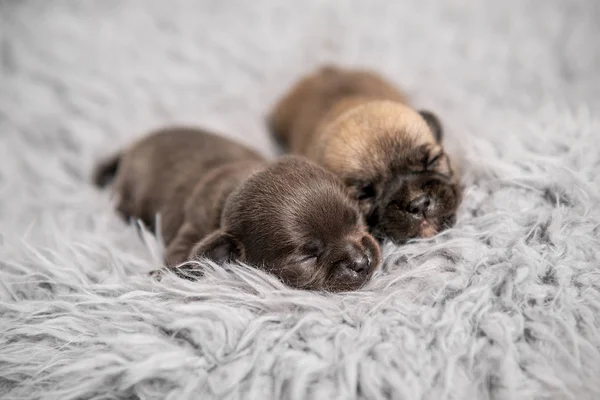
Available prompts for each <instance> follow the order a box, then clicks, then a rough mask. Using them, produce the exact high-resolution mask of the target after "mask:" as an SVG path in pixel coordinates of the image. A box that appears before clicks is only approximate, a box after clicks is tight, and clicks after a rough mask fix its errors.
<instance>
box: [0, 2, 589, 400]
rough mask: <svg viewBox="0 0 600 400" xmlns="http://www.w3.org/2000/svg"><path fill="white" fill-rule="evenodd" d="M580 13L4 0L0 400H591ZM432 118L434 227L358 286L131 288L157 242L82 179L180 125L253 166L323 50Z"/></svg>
mask: <svg viewBox="0 0 600 400" xmlns="http://www.w3.org/2000/svg"><path fill="white" fill-rule="evenodd" d="M599 12H600V7H599V6H598V2H597V1H595V0H589V1H587V0H571V1H564V0H544V1H541V0H540V1H522V0H506V1H495V0H489V1H477V2H476V1H467V0H450V1H441V0H440V1H434V0H406V1H379V0H376V1H369V2H367V1H359V0H356V1H350V0H348V1H339V2H333V1H321V0H306V1H304V0H303V1H269V0H253V1H218V0H214V1H213V0H203V1H191V0H190V1H171V2H167V1H159V0H152V1H144V2H142V1H130V2H124V1H118V0H103V1H97V2H92V1H88V2H82V1H80V2H75V1H62V0H57V1H52V2H50V1H33V0H31V1H9V0H3V1H1V2H0V57H1V63H0V398H3V399H60V400H65V399H121V398H127V399H132V398H140V399H212V398H231V399H308V398H314V399H354V398H361V399H457V400H462V399H577V400H579V399H597V398H600V378H599V377H600V270H599V267H600V204H599V201H600V151H599V149H598V140H600V117H599V114H598V111H599V110H600V68H599V65H600V42H599V38H600V25H598V20H599V16H600V13H599ZM331 61H333V62H336V63H340V64H343V65H360V66H364V67H371V68H375V69H377V70H378V71H380V72H382V73H383V74H385V75H387V76H388V77H390V78H391V79H393V80H394V81H395V82H397V83H398V85H400V86H401V87H403V88H405V89H406V90H407V91H408V92H409V93H410V95H411V97H412V98H413V100H414V102H415V103H416V104H417V105H418V106H422V107H427V108H430V109H433V110H435V111H436V112H437V113H438V114H439V115H440V117H441V118H442V120H443V121H444V122H445V125H446V131H447V134H446V137H447V139H448V143H449V146H450V147H451V148H452V149H453V151H454V152H455V154H456V155H457V157H459V158H460V159H461V160H462V162H463V165H464V168H463V169H464V184H465V186H466V198H465V202H464V204H463V206H462V208H461V210H460V214H459V218H458V220H459V222H458V224H457V226H456V228H455V229H452V230H450V231H447V232H445V233H444V234H442V235H439V236H438V237H436V238H434V239H432V240H425V241H421V242H415V243H411V244H408V245H405V246H402V247H394V246H391V245H389V244H388V245H386V246H385V248H384V255H385V265H384V266H383V268H382V269H381V270H380V271H379V272H378V274H377V275H376V276H375V277H374V279H373V280H372V282H371V283H370V284H369V285H368V286H367V287H366V288H364V289H363V290H360V291H358V292H356V293H352V294H339V295H327V294H321V293H309V292H303V291H298V290H291V289H289V288H286V287H284V286H283V285H282V284H281V283H280V282H278V281H277V280H276V279H274V278H273V277H271V276H268V275H266V274H264V273H261V272H259V271H257V270H255V269H252V268H248V267H244V266H239V265H228V266H219V265H210V264H206V265H205V267H206V268H207V270H209V272H208V275H207V277H206V279H204V280H202V281H200V282H188V281H183V280H180V279H176V278H174V277H167V278H166V279H165V280H164V281H163V282H161V283H156V282H153V281H151V280H150V279H148V278H147V277H146V276H145V273H146V272H148V271H149V270H151V269H153V268H155V267H157V266H159V265H160V260H161V255H162V253H161V252H162V247H161V243H160V242H159V241H157V240H156V239H155V238H154V236H153V235H152V234H150V233H148V232H146V233H144V234H142V235H138V233H137V232H136V228H135V227H134V226H127V225H126V224H125V223H123V222H122V221H121V220H119V218H118V217H117V216H116V214H115V213H114V211H113V204H112V200H111V199H110V197H109V196H108V195H107V194H106V193H102V192H99V191H98V190H96V189H95V188H93V187H92V186H91V184H90V182H89V173H90V170H91V168H92V166H93V164H94V163H95V162H96V161H97V160H98V159H99V158H100V157H102V156H103V155H105V154H107V153H109V152H111V151H113V150H115V149H116V148H118V147H120V146H122V145H124V144H125V143H128V142H129V141H130V140H131V139H133V138H134V137H135V136H137V135H141V134H144V133H145V132H146V131H148V130H149V129H153V128H156V127H158V126H162V125H166V124H169V123H189V124H196V125H200V126H204V127H206V128H210V129H213V130H217V131H220V132H223V134H224V135H228V136H230V137H233V138H236V139H239V140H240V141H242V142H244V143H247V144H249V145H251V146H253V147H255V148H256V149H259V150H261V151H263V152H265V154H271V155H274V154H275V147H274V145H273V144H272V142H271V140H270V138H269V137H268V135H267V133H266V130H265V128H264V125H263V118H264V115H265V113H266V112H267V111H268V109H269V107H270V106H271V105H272V103H273V102H274V101H275V99H276V97H277V96H278V95H279V94H281V93H282V92H283V90H284V89H285V88H286V87H287V86H288V85H289V84H290V83H291V82H292V81H293V80H294V79H296V78H297V77H298V76H299V75H300V74H302V73H305V72H306V71H308V70H310V69H311V68H313V67H315V66H317V65H320V64H321V63H324V62H331Z"/></svg>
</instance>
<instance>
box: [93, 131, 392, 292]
mask: <svg viewBox="0 0 600 400" xmlns="http://www.w3.org/2000/svg"><path fill="white" fill-rule="evenodd" d="M113 177H114V185H113V186H114V191H115V192H116V193H117V195H118V197H119V201H118V206H117V208H118V211H119V212H120V213H121V215H122V216H123V217H125V218H132V217H134V218H138V219H141V220H142V221H143V222H144V223H145V224H146V225H148V226H150V227H154V220H155V216H156V214H160V216H161V224H162V231H161V232H160V233H161V234H162V236H163V237H164V240H165V243H166V244H167V250H166V262H167V264H168V265H169V266H170V267H176V266H178V265H179V264H180V263H183V262H184V261H186V260H189V259H194V258H197V257H201V256H204V257H208V258H211V259H213V260H216V261H225V260H228V259H230V260H239V261H243V262H246V263H248V264H253V265H256V266H259V267H261V268H263V269H265V270H267V271H269V272H271V273H274V274H275V275H277V276H279V277H280V279H282V280H283V281H284V282H285V283H287V284H289V285H291V286H295V287H298V288H306V289H326V290H331V291H340V290H353V289H357V288H359V287H360V286H362V285H363V284H364V283H365V282H366V281H367V280H368V279H369V277H370V276H371V274H372V273H373V271H374V270H375V269H376V267H377V266H378V264H379V263H380V260H381V255H380V250H379V247H378V245H377V243H376V242H375V240H374V239H373V237H372V236H371V235H369V233H368V232H367V228H366V226H365V225H364V224H363V222H362V218H361V216H360V212H359V211H358V208H357V206H356V203H355V202H354V201H352V200H351V199H350V198H349V197H348V196H347V194H346V192H345V187H344V186H343V185H342V183H341V182H340V181H339V180H338V179H337V178H336V177H335V175H333V174H332V173H330V172H328V171H326V170H325V169H323V168H322V167H319V166H317V165H316V164H313V163H311V162H309V161H308V160H306V159H304V158H298V157H284V158H282V159H280V160H279V161H277V162H274V163H267V162H266V161H265V160H264V158H263V157H262V156H260V155H259V154H257V153H256V152H254V151H252V150H250V149H248V148H246V147H244V146H242V145H240V144H237V143H234V142H232V141H230V140H228V139H225V138H223V137H219V136H215V135H213V134H210V133H207V132H204V131H201V130H198V129H191V128H172V129H164V130H160V131H157V132H154V133H153V134H151V135H149V136H147V137H145V138H142V139H141V140H139V141H137V142H136V143H134V144H133V145H131V146H130V147H129V148H127V149H126V150H124V151H123V152H121V153H120V154H119V155H117V156H115V157H114V158H112V159H110V160H108V161H107V162H106V163H104V164H102V165H100V166H99V167H98V169H97V171H96V175H95V181H96V183H97V184H98V185H99V186H104V185H106V184H107V183H108V182H109V181H110V180H111V179H112V178H113ZM188 268H190V267H189V266H188Z"/></svg>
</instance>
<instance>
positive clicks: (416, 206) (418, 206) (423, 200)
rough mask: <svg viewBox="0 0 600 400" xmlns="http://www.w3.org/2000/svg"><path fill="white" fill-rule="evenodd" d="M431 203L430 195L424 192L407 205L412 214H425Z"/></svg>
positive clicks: (407, 209)
mask: <svg viewBox="0 0 600 400" xmlns="http://www.w3.org/2000/svg"><path fill="white" fill-rule="evenodd" d="M429 204H431V200H429V196H426V195H424V194H422V195H421V196H419V197H417V198H416V199H413V200H412V201H411V202H410V203H409V204H408V207H406V211H408V212H409V213H411V214H425V211H426V210H427V207H429Z"/></svg>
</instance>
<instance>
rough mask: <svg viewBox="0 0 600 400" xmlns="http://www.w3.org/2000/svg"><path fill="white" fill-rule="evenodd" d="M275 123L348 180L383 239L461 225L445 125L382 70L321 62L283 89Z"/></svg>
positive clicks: (288, 142) (288, 140)
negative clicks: (409, 100) (409, 98)
mask: <svg viewBox="0 0 600 400" xmlns="http://www.w3.org/2000/svg"><path fill="white" fill-rule="evenodd" d="M268 125H269V128H270V130H271V132H272V134H273V135H274V136H275V137H276V139H277V140H278V141H279V142H280V143H281V144H283V146H284V147H286V148H287V149H288V150H289V151H291V152H292V153H295V154H302V155H305V156H307V157H308V158H310V159H312V160H314V161H316V162H317V163H319V164H320V165H323V166H324V167H326V168H327V169H328V170H330V171H332V172H334V173H335V174H336V175H337V176H338V177H340V178H341V179H342V181H343V182H344V183H345V185H346V186H347V187H348V188H349V189H350V192H351V195H352V196H353V197H354V198H355V199H356V200H357V201H358V202H359V206H360V210H361V213H362V214H363V215H364V217H365V220H366V222H367V224H368V225H369V227H370V229H371V232H372V233H373V235H374V236H375V237H377V238H378V239H380V240H382V239H384V238H389V239H391V240H393V241H394V242H396V243H404V242H406V241H407V240H409V239H411V238H426V237H431V236H434V235H435V234H437V233H438V232H440V231H441V230H443V229H446V228H448V227H450V226H452V225H453V224H454V222H455V215H456V210H457V208H458V206H459V204H460V202H461V198H462V195H461V188H460V185H459V182H458V181H459V179H458V176H457V173H456V172H455V169H454V167H453V165H452V162H451V160H450V158H449V156H448V155H447V154H446V152H445V151H444V147H443V145H442V139H443V130H442V126H441V124H440V122H439V120H438V118H437V117H436V116H435V115H434V114H433V113H431V112H429V111H416V110H414V109H413V108H411V107H410V106H409V105H408V104H407V98H406V96H405V95H404V94H403V93H401V92H400V91H399V90H398V89H396V88H395V87H394V86H393V85H392V84H391V83H390V82H387V81H386V80H385V79H383V78H382V77H381V76H379V75H377V74H375V73H373V72H369V71H365V70H353V69H343V68H338V67H333V66H326V67H323V68H321V69H318V70H317V71H315V72H313V73H311V74H309V75H308V76H305V77H303V78H302V79H300V80H299V81H298V82H297V83H296V84H295V85H293V86H292V88H291V89H290V90H289V91H288V92H287V94H285V96H283V98H282V99H281V100H280V101H279V102H278V103H277V104H276V105H275V107H274V110H273V111H272V113H271V114H270V116H269V119H268Z"/></svg>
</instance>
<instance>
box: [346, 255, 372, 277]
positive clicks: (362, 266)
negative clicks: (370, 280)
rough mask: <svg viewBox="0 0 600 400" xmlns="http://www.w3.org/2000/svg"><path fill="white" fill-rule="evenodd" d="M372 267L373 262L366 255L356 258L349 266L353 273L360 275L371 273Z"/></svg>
mask: <svg viewBox="0 0 600 400" xmlns="http://www.w3.org/2000/svg"><path fill="white" fill-rule="evenodd" d="M370 266H371V260H370V259H369V257H367V256H366V255H365V254H362V255H360V256H359V257H355V258H353V259H352V261H351V262H350V263H349V264H348V268H350V269H351V270H352V271H355V272H357V273H359V274H361V275H362V274H366V273H367V271H369V267H370Z"/></svg>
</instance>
